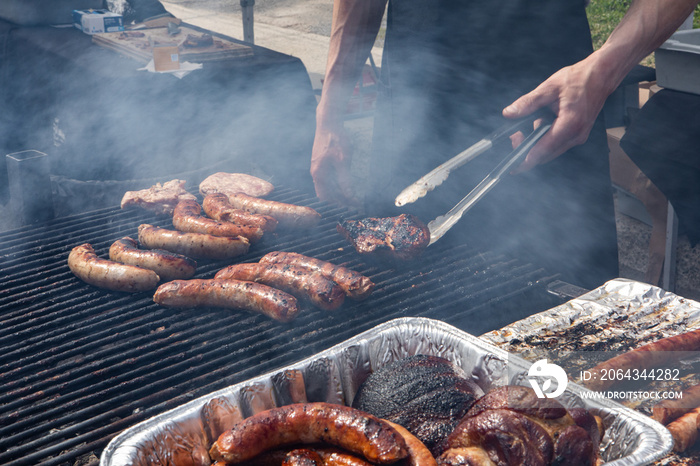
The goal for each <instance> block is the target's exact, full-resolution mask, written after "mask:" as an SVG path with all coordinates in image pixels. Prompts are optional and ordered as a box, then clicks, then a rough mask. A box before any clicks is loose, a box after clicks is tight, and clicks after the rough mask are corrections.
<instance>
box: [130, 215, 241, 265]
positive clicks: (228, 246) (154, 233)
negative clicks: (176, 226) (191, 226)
mask: <svg viewBox="0 0 700 466" xmlns="http://www.w3.org/2000/svg"><path fill="white" fill-rule="evenodd" d="M139 243H141V244H142V245H143V246H144V247H146V248H148V249H165V250H167V251H171V252H175V253H178V254H182V255H184V256H187V257H192V258H195V259H231V258H233V257H237V256H240V255H242V254H245V253H246V252H248V248H249V247H250V243H249V242H248V240H247V239H246V238H244V237H243V236H238V237H235V238H230V237H223V236H213V235H207V234H204V233H181V232H179V231H173V230H166V229H164V228H158V227H154V226H153V225H148V224H146V223H144V224H142V225H139Z"/></svg>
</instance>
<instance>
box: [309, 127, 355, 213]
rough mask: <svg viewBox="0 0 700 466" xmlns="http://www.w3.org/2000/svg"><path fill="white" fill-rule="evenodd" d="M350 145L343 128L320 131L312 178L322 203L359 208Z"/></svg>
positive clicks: (314, 147)
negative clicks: (352, 172) (354, 188)
mask: <svg viewBox="0 0 700 466" xmlns="http://www.w3.org/2000/svg"><path fill="white" fill-rule="evenodd" d="M351 152H352V151H351V148H350V144H349V142H348V140H347V135H346V134H345V131H344V130H343V129H342V128H335V129H332V130H329V129H324V128H317V129H316V137H315V139H314V145H313V149H312V153H311V176H312V177H313V180H314V186H315V188H316V195H317V196H318V198H319V199H321V200H322V201H326V202H332V203H336V204H341V205H349V206H357V205H359V202H358V201H357V200H356V199H355V197H354V190H353V188H352V181H351V176H350V162H351V159H352V153H351Z"/></svg>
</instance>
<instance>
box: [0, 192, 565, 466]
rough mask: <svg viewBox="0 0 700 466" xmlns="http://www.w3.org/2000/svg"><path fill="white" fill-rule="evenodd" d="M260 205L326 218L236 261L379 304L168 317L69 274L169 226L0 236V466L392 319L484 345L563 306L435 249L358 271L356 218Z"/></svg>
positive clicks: (113, 224)
mask: <svg viewBox="0 0 700 466" xmlns="http://www.w3.org/2000/svg"><path fill="white" fill-rule="evenodd" d="M270 198H271V199H273V200H278V201H283V202H290V203H296V204H300V205H308V206H310V207H313V208H314V209H316V210H318V211H319V212H320V213H321V214H322V216H323V219H322V221H321V223H320V225H319V226H318V227H317V228H315V229H313V230H311V231H309V232H304V234H302V235H300V234H298V233H296V232H279V233H276V234H274V235H272V236H269V237H267V238H264V239H263V240H262V241H261V242H260V243H258V244H256V245H254V246H253V247H252V248H251V251H250V252H249V253H248V254H247V255H245V256H243V257H241V258H240V260H239V261H236V262H250V261H256V260H257V259H259V258H260V257H261V256H262V255H264V254H266V253H267V252H270V251H273V250H278V249H279V250H287V251H295V252H300V253H302V254H307V255H311V256H314V257H318V258H321V259H326V260H331V261H333V262H334V263H337V264H343V265H346V266H349V267H351V268H353V269H354V270H357V271H359V272H361V273H363V274H366V275H368V276H369V277H370V278H371V279H372V280H373V281H374V282H375V283H376V284H377V288H376V290H375V292H374V293H373V294H372V295H371V296H370V297H369V298H368V299H367V300H366V301H363V302H353V301H346V303H345V304H344V305H343V307H341V309H339V310H338V311H335V312H334V313H327V312H324V311H320V310H315V309H314V310H311V309H305V310H304V311H302V313H301V315H300V316H299V317H297V319H295V320H294V321H293V322H291V323H289V324H281V323H279V322H276V321H273V320H271V319H269V318H266V317H264V316H258V315H253V314H249V313H242V312H241V313H238V312H230V311H223V310H217V309H207V310H202V311H193V310H178V309H166V308H163V307H161V306H158V305H156V304H155V303H153V302H152V299H151V296H152V295H151V293H139V294H135V295H127V294H122V293H115V292H110V291H107V290H100V289H97V288H94V287H92V286H90V285H87V284H85V283H82V282H81V281H80V280H78V279H77V278H76V277H74V276H73V275H72V273H71V272H70V270H69V269H68V266H67V262H66V261H67V257H68V253H69V252H70V249H71V248H72V247H74V246H76V245H78V244H82V243H84V242H89V243H91V244H92V245H93V246H94V247H95V250H96V252H97V254H98V255H100V256H101V257H106V256H107V250H108V248H109V246H110V245H111V243H112V242H113V241H115V240H117V239H119V238H121V237H123V236H132V237H135V235H136V229H137V227H138V225H139V224H140V223H151V224H153V225H157V226H162V227H165V228H172V223H171V221H170V219H168V218H165V217H156V216H154V215H153V214H151V213H149V212H146V211H141V210H130V211H125V210H121V209H119V208H118V207H116V208H106V209H100V210H96V211H92V212H86V213H83V214H78V215H74V216H70V217H65V218H60V219H55V220H52V221H50V222H46V223H42V224H37V225H32V226H25V227H22V228H20V229H17V230H13V231H10V232H5V233H1V234H0V260H1V262H2V264H1V265H0V279H2V280H3V281H2V283H3V285H2V286H1V287H0V347H2V348H3V349H4V351H3V352H2V354H0V463H3V464H38V463H41V464H74V463H76V462H85V461H88V460H87V459H86V458H88V457H89V455H91V454H95V455H96V456H98V457H99V452H100V451H101V450H102V449H103V448H104V447H105V446H106V445H107V443H108V442H109V440H111V439H112V438H113V437H114V435H116V434H117V433H118V432H120V431H122V430H123V429H125V428H127V427H129V426H131V425H133V424H136V423H138V422H140V421H142V420H145V419H147V418H149V417H152V416H154V415H156V414H159V413H162V412H164V411H167V410H169V409H171V408H174V407H177V406H179V405H181V404H184V403H185V402H187V401H189V400H191V399H193V398H196V397H199V396H202V395H206V394H208V393H211V392H213V391H216V390H218V389H221V388H224V387H227V386H230V385H233V384H235V383H238V382H241V381H244V380H247V379H249V378H251V377H254V376H256V375H259V374H261V373H265V372H268V371H271V370H274V369H277V368H279V367H283V366H285V365H289V364H290V363H293V362H295V361H299V360H301V359H303V358H306V357H309V356H311V355H313V354H315V353H318V352H320V351H322V350H325V349H328V348H330V347H332V346H333V345H335V344H338V343H340V342H342V341H344V340H346V339H348V338H350V337H352V336H354V335H356V334H358V333H360V332H362V331H365V330H368V329H370V328H372V327H374V326H376V325H378V324H381V323H383V322H385V321H388V320H391V319H394V318H397V317H428V318H436V319H440V320H443V321H445V322H447V323H449V324H451V325H454V326H456V327H458V328H461V329H463V330H467V331H469V332H470V333H473V334H480V333H483V332H485V331H487V330H490V329H491V328H490V327H484V325H485V322H484V319H483V316H484V315H488V316H490V318H491V319H492V320H500V321H502V322H504V323H510V322H512V321H515V320H518V319H519V318H521V317H523V316H525V315H530V314H532V313H534V312H538V311H542V310H545V309H549V308H551V307H553V306H555V305H558V304H560V303H561V302H562V299H561V298H557V297H554V296H552V295H550V294H548V293H547V286H548V285H549V284H550V283H551V282H552V281H554V280H555V278H556V277H555V276H553V275H550V274H547V273H546V271H544V270H542V269H539V268H536V267H534V266H532V265H530V264H527V263H522V262H520V261H519V260H518V259H515V258H508V257H504V256H502V255H499V254H496V253H493V252H488V251H476V250H473V249H471V248H470V247H469V246H468V245H457V246H454V245H448V244H447V243H445V244H444V245H441V244H440V243H436V244H435V245H433V246H431V247H430V248H429V250H428V251H426V253H425V254H424V256H423V257H422V258H421V260H419V261H414V262H410V263H406V264H388V263H381V262H373V261H369V260H366V259H364V258H362V257H360V256H359V255H358V254H356V253H355V252H354V250H353V249H352V248H351V247H350V246H349V245H348V244H347V243H346V242H345V240H344V239H343V238H342V237H341V236H340V235H339V234H338V233H337V232H336V231H335V225H336V223H337V222H338V221H341V220H342V219H345V218H359V217H360V215H359V214H358V213H356V212H352V211H348V210H346V209H344V208H339V207H334V206H331V205H328V204H325V203H321V202H320V201H318V200H317V199H316V198H315V197H314V196H313V195H312V194H308V193H304V192H301V191H297V190H294V189H291V188H287V189H285V188H278V189H277V190H276V191H275V193H273V195H272V196H270ZM228 263H230V262H226V263H224V262H203V261H202V262H201V263H200V264H199V266H198V269H197V274H196V275H195V278H211V277H213V275H214V273H215V272H216V271H217V270H219V269H220V268H222V267H223V266H225V265H228ZM475 315H479V316H482V317H481V318H480V319H474V316H475ZM232 337H233V338H232Z"/></svg>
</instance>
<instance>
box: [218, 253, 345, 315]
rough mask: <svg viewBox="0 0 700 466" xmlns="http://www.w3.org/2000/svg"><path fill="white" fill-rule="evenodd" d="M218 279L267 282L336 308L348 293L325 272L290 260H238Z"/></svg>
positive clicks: (328, 309) (326, 306) (223, 270)
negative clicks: (295, 263) (292, 262)
mask: <svg viewBox="0 0 700 466" xmlns="http://www.w3.org/2000/svg"><path fill="white" fill-rule="evenodd" d="M214 278H216V279H235V280H245V281H249V282H256V283H264V284H265V285H269V286H272V287H275V288H279V289H281V290H284V291H286V292H287V293H290V294H293V295H294V296H296V297H298V298H305V299H308V300H309V301H310V302H311V303H312V304H313V305H314V306H317V307H319V308H321V309H324V310H327V311H332V310H335V309H338V308H339V307H340V306H341V305H342V304H343V301H344V300H345V293H344V292H343V290H342V289H341V288H340V287H339V286H338V285H337V284H336V283H334V282H332V281H330V280H328V279H327V278H325V277H324V276H323V275H321V274H319V273H316V272H311V271H309V270H307V269H303V268H301V267H295V266H293V265H287V264H259V263H249V264H234V265H230V266H228V267H226V268H224V269H221V270H219V271H218V272H217V273H216V275H215V276H214Z"/></svg>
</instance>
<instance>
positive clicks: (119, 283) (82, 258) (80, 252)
mask: <svg viewBox="0 0 700 466" xmlns="http://www.w3.org/2000/svg"><path fill="white" fill-rule="evenodd" d="M68 267H69V268H70V270H71V272H73V274H75V276H76V277H78V278H80V279H81V280H82V281H84V282H85V283H89V284H90V285H94V286H98V287H100V288H106V289H108V290H114V291H126V292H132V293H133V292H138V291H146V290H151V289H153V288H155V287H156V285H157V284H158V281H159V280H160V277H158V274H157V273H155V272H154V271H153V270H148V269H143V268H141V267H136V266H134V265H127V264H120V263H119V262H114V261H111V260H107V259H101V258H99V257H97V254H95V249H94V248H93V247H92V245H90V244H88V243H85V244H81V245H80V246H76V247H74V248H73V249H72V250H71V252H70V254H69V255H68Z"/></svg>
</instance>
